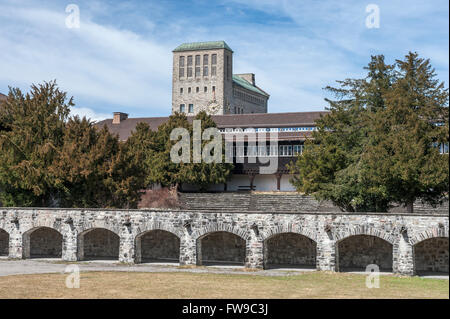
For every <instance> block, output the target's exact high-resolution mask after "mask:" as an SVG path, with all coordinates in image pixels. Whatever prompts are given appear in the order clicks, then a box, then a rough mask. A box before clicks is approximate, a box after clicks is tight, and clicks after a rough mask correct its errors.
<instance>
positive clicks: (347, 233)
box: [333, 225, 395, 245]
mask: <svg viewBox="0 0 450 319" xmlns="http://www.w3.org/2000/svg"><path fill="white" fill-rule="evenodd" d="M356 235H368V236H374V237H378V238H381V239H383V240H385V241H387V242H388V243H390V244H391V245H395V237H394V236H393V235H391V234H389V233H387V232H385V231H384V230H381V229H377V228H374V227H369V226H366V225H362V226H356V227H352V228H350V229H346V230H344V231H339V229H338V230H336V231H333V238H334V240H335V241H336V244H337V243H339V242H340V241H342V240H344V239H346V238H348V237H351V236H356Z"/></svg>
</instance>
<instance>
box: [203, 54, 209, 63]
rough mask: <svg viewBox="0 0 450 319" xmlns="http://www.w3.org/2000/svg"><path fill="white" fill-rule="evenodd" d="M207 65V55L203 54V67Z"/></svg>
mask: <svg viewBox="0 0 450 319" xmlns="http://www.w3.org/2000/svg"><path fill="white" fill-rule="evenodd" d="M207 64H208V54H204V55H203V65H207Z"/></svg>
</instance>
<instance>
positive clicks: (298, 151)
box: [294, 145, 303, 155]
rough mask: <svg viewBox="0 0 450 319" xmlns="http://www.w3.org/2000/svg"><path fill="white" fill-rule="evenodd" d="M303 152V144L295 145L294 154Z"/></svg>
mask: <svg viewBox="0 0 450 319" xmlns="http://www.w3.org/2000/svg"><path fill="white" fill-rule="evenodd" d="M302 152H303V145H294V155H298V154H301V153H302Z"/></svg>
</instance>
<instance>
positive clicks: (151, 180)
mask: <svg viewBox="0 0 450 319" xmlns="http://www.w3.org/2000/svg"><path fill="white" fill-rule="evenodd" d="M175 128H185V129H187V130H190V125H189V122H188V120H187V117H186V115H184V114H180V113H175V114H172V115H171V116H170V117H169V120H168V121H167V122H166V123H164V124H162V125H161V126H159V127H158V131H157V132H156V134H155V136H154V143H152V148H151V151H150V154H149V156H147V158H146V165H147V167H149V168H150V169H149V171H148V175H147V178H146V184H147V185H152V184H161V186H164V187H170V186H176V187H177V188H178V187H179V185H180V184H181V183H183V182H184V180H183V176H182V174H181V173H180V169H181V167H182V166H183V165H185V163H174V162H172V160H171V158H170V150H171V149H172V147H173V146H174V145H175V144H176V143H177V142H178V140H177V141H171V140H170V133H171V132H172V130H173V129H175ZM180 139H181V138H180Z"/></svg>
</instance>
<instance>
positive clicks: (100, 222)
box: [77, 219, 120, 236]
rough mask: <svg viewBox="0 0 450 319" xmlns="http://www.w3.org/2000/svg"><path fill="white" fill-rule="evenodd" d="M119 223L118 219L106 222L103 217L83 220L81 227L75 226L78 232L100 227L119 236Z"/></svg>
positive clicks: (82, 232) (83, 232) (81, 232)
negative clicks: (87, 220)
mask: <svg viewBox="0 0 450 319" xmlns="http://www.w3.org/2000/svg"><path fill="white" fill-rule="evenodd" d="M119 225H120V223H119V221H113V222H112V223H111V222H108V221H105V220H104V219H96V220H94V221H89V222H85V223H84V224H83V225H82V226H81V227H77V230H78V234H85V233H87V232H89V231H91V230H92V229H96V228H101V229H106V230H109V231H110V232H113V233H114V234H116V235H117V236H120V226H119Z"/></svg>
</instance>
